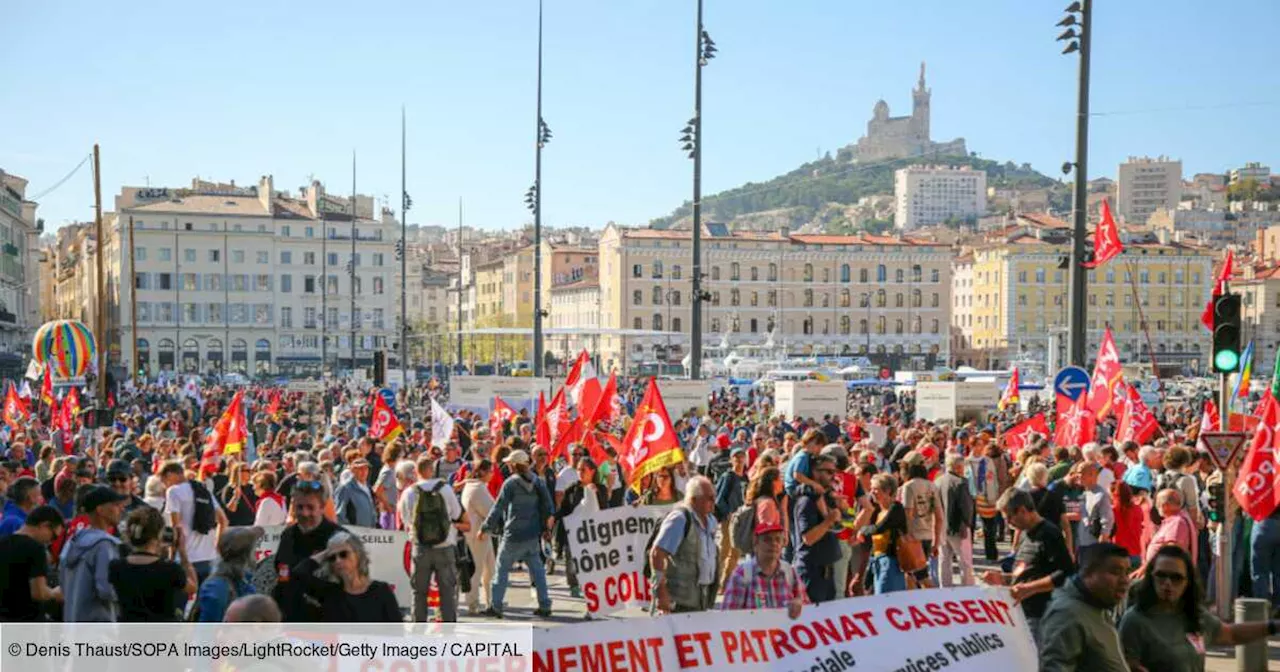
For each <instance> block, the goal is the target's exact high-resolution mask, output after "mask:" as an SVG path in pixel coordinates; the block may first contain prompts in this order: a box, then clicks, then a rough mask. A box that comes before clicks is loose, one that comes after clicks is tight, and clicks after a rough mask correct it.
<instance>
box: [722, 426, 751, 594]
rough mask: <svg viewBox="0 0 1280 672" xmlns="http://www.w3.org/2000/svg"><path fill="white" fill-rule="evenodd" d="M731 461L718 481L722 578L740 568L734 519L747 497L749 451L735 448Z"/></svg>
mask: <svg viewBox="0 0 1280 672" xmlns="http://www.w3.org/2000/svg"><path fill="white" fill-rule="evenodd" d="M729 459H730V468H729V470H728V471H726V472H724V473H723V474H721V475H720V479H719V480H718V481H716V518H718V519H719V520H720V557H721V558H723V562H724V568H723V569H722V570H721V575H722V576H729V575H730V574H733V569H734V567H737V566H738V549H737V547H736V545H735V544H734V534H733V526H732V518H733V515H734V514H735V513H737V512H738V509H741V508H742V506H743V504H744V498H745V497H746V492H747V476H746V474H747V450H746V449H745V448H734V449H733V451H732V452H731V454H730V457H729Z"/></svg>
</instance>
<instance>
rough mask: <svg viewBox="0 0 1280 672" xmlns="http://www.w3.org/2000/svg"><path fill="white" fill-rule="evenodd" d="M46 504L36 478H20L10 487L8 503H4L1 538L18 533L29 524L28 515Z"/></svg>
mask: <svg viewBox="0 0 1280 672" xmlns="http://www.w3.org/2000/svg"><path fill="white" fill-rule="evenodd" d="M41 504H44V495H42V494H40V483H39V482H37V481H36V479H34V478H27V477H24V478H19V479H18V480H16V481H14V482H13V484H12V485H10V486H9V492H8V501H6V502H5V503H4V517H3V518H0V538H2V537H7V536H9V535H11V534H13V533H14V532H17V531H18V530H19V529H21V528H22V526H23V525H25V524H26V522H27V514H28V513H30V512H31V511H32V509H35V508H36V507H37V506H40V505H41Z"/></svg>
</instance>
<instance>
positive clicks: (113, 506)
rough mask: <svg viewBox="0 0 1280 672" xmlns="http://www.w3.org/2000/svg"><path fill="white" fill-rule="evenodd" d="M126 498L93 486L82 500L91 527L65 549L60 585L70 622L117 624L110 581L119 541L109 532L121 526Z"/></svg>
mask: <svg viewBox="0 0 1280 672" xmlns="http://www.w3.org/2000/svg"><path fill="white" fill-rule="evenodd" d="M125 499H126V498H125V497H124V496H122V495H120V494H119V493H117V492H116V491H114V490H112V489H111V488H108V487H107V486H105V485H95V486H90V487H89V488H88V489H87V490H86V492H85V493H84V497H82V498H81V499H80V502H81V504H80V508H81V509H82V510H83V511H84V513H85V515H86V516H87V518H88V525H89V526H88V527H86V528H84V529H82V530H80V531H78V532H76V533H75V535H74V536H72V537H71V538H70V539H69V540H68V541H67V543H66V544H64V545H63V547H62V553H61V555H60V556H59V563H58V564H59V572H58V584H59V585H60V586H61V587H62V594H63V598H64V600H65V604H64V606H63V610H62V614H63V619H64V621H65V622H67V623H114V622H115V620H116V614H115V603H116V591H115V589H114V588H113V587H112V586H111V581H110V580H109V578H108V573H109V569H110V566H111V562H112V561H113V560H115V559H117V558H119V557H120V540H119V539H117V538H115V537H114V536H112V535H111V533H110V532H108V530H111V529H113V528H114V527H115V526H116V525H118V524H119V523H120V517H121V516H122V515H123V514H124V506H123V504H124V501H125Z"/></svg>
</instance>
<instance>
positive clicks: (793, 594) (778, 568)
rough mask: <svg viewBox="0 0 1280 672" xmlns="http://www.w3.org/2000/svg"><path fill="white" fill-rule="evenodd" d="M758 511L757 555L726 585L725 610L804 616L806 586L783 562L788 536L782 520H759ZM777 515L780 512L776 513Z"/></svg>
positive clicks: (753, 546)
mask: <svg viewBox="0 0 1280 672" xmlns="http://www.w3.org/2000/svg"><path fill="white" fill-rule="evenodd" d="M759 511H761V509H757V518H756V529H755V538H754V539H753V540H752V549H753V554H752V555H751V556H749V557H748V558H747V559H746V560H744V561H743V562H742V564H740V565H738V566H737V567H736V568H735V569H734V570H733V573H732V574H730V575H729V579H728V580H727V581H726V582H725V587H724V599H723V600H721V601H720V609H721V610H722V611H730V610H737V609H783V608H785V609H786V610H787V616H789V617H790V618H791V619H793V620H794V619H796V618H799V617H800V611H801V609H802V608H803V606H804V602H805V591H804V584H803V583H801V581H800V575H799V574H798V573H797V572H796V569H795V567H792V566H791V565H790V564H789V563H787V562H786V561H784V560H783V559H782V547H783V546H785V545H786V533H785V532H783V529H782V520H781V519H780V518H779V517H778V516H777V515H774V516H772V517H765V518H761V517H759ZM775 513H776V510H775Z"/></svg>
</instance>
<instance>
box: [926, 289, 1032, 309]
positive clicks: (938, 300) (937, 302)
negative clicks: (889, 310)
mask: <svg viewBox="0 0 1280 672" xmlns="http://www.w3.org/2000/svg"><path fill="white" fill-rule="evenodd" d="M1043 301H1044V300H1043V299H1041V305H1044V304H1043ZM941 303H942V298H941V297H940V296H938V293H937V292H934V293H933V307H934V308H937V307H938V306H939V305H940V304H941Z"/></svg>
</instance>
